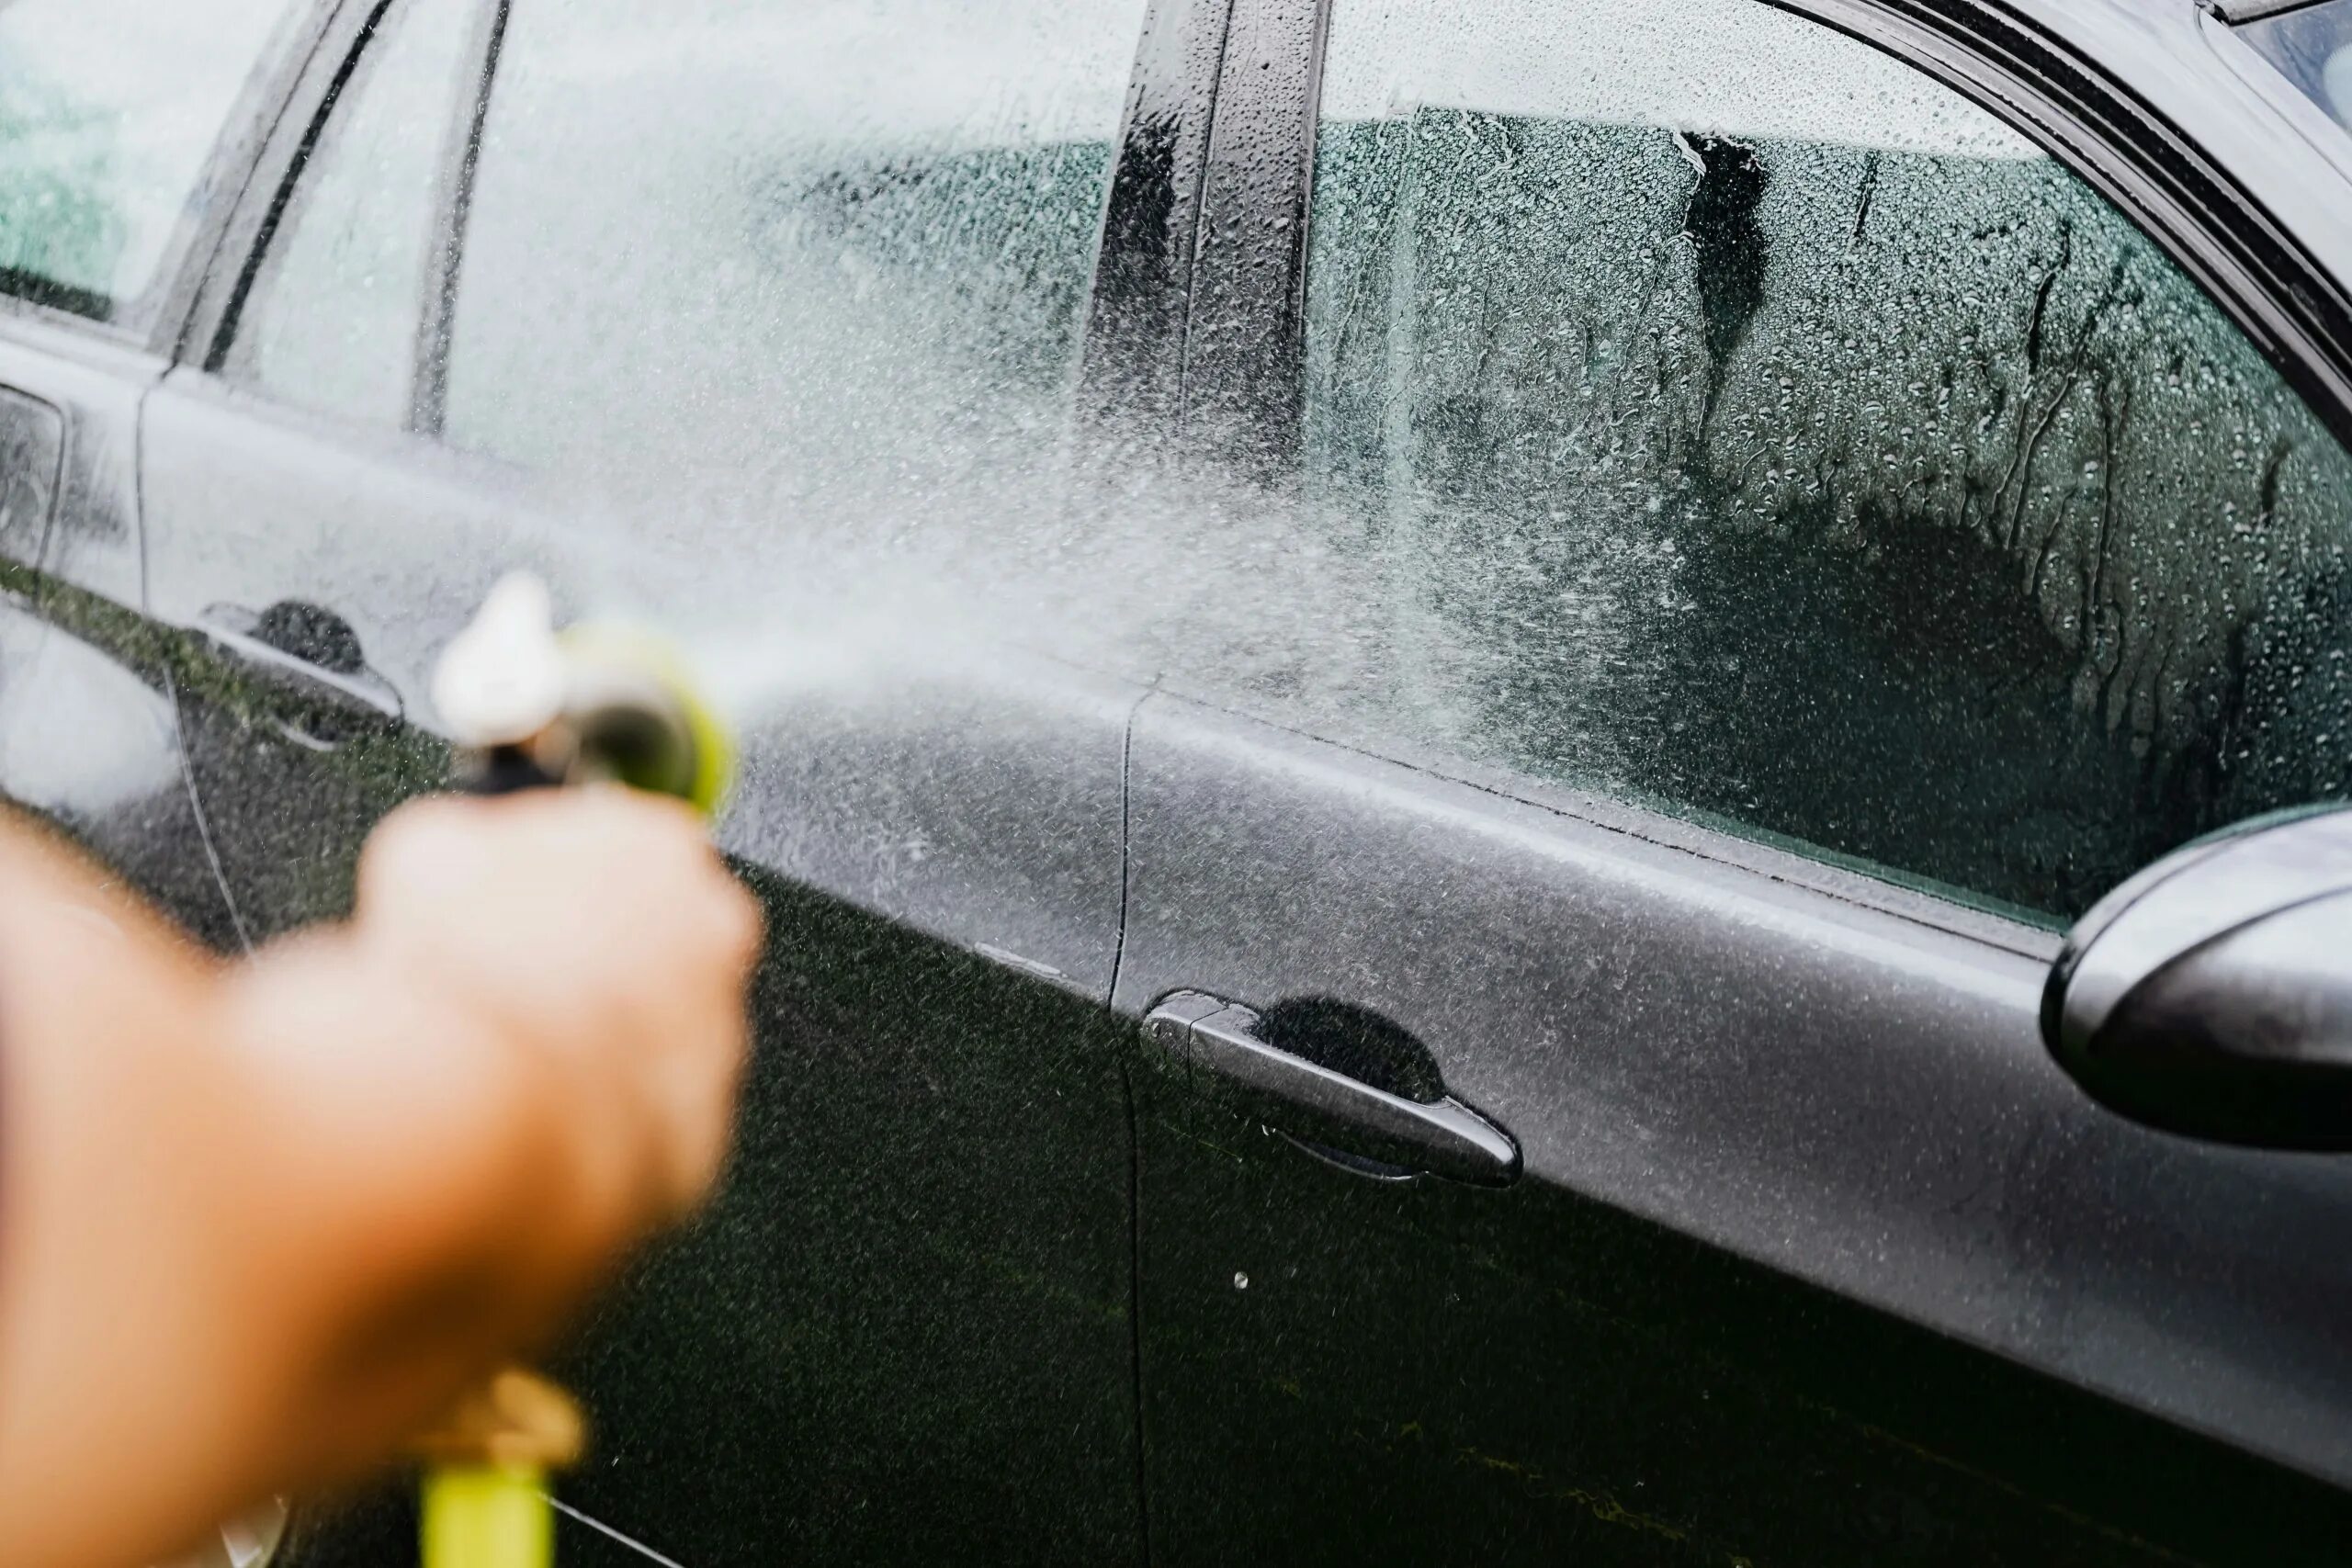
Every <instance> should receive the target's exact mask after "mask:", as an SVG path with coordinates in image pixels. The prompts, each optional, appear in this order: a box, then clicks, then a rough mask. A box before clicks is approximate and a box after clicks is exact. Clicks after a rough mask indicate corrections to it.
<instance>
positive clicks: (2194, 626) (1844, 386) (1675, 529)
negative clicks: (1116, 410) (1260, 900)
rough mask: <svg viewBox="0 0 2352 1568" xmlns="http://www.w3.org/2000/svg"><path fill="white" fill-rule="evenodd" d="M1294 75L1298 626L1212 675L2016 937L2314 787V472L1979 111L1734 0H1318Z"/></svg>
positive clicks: (2336, 733) (2319, 719)
mask: <svg viewBox="0 0 2352 1568" xmlns="http://www.w3.org/2000/svg"><path fill="white" fill-rule="evenodd" d="M1531 40H1544V45H1545V46H1544V47H1534V46H1533V45H1532V42H1531ZM1554 44H1556V45H1557V47H1552V45H1554ZM1323 91H1324V96H1323V102H1322V120H1321V126H1320V133H1319V141H1318V145H1317V152H1316V157H1315V167H1314V188H1313V201H1312V209H1311V220H1312V228H1311V231H1310V243H1309V264H1308V276H1307V281H1306V311H1307V320H1306V356H1307V367H1308V368H1307V380H1306V486H1305V489H1306V518H1307V521H1306V523H1305V524H1304V525H1303V526H1304V527H1305V528H1306V531H1307V532H1306V537H1305V538H1304V539H1302V540H1298V541H1295V543H1296V544H1298V545H1300V546H1303V547H1299V548H1295V550H1294V552H1293V553H1294V555H1295V556H1296V557H1297V558H1299V559H1301V560H1304V561H1307V562H1310V563H1311V569H1312V571H1313V573H1314V578H1315V581H1314V585H1313V589H1312V591H1311V592H1301V593H1300V594H1299V595H1298V596H1297V599H1296V603H1297V604H1298V605H1299V606H1300V608H1301V612H1302V615H1305V616H1306V618H1311V619H1317V620H1318V621H1319V624H1320V625H1321V626H1323V628H1324V633H1323V635H1319V636H1317V637H1311V638H1303V639H1299V640H1298V641H1297V642H1296V645H1295V649H1296V651H1295V656H1269V657H1266V658H1264V659H1261V660H1258V661H1257V662H1256V663H1254V664H1253V663H1252V660H1251V658H1250V657H1249V656H1248V652H1249V645H1250V635H1248V634H1249V628H1248V627H1246V626H1242V627H1240V628H1239V632H1238V635H1234V636H1231V637H1228V638H1227V645H1226V646H1224V647H1222V648H1220V649H1218V653H1217V657H1218V660H1219V662H1218V667H1217V669H1216V672H1215V675H1214V678H1215V679H1216V680H1217V681H1220V682H1226V683H1227V684H1228V685H1230V686H1232V687H1234V688H1235V689H1237V690H1244V691H1245V692H1248V693H1250V694H1254V697H1255V698H1257V699H1261V700H1263V701H1266V702H1272V703H1276V704H1279V705H1284V706H1285V707H1286V708H1288V709H1290V710H1293V711H1296V712H1301V713H1304V714H1306V715H1307V716H1309V717H1311V718H1313V719H1315V720H1317V721H1318V722H1338V721H1339V720H1340V719H1341V718H1345V719H1346V720H1347V722H1349V723H1351V724H1362V725H1366V726H1370V727H1373V728H1377V729H1380V730H1384V731H1385V732H1389V733H1394V734H1400V735H1403V736H1405V737H1407V738H1408V739H1410V740H1412V741H1413V742H1415V743H1416V744H1418V745H1421V746H1424V747H1437V748H1442V749H1444V750H1448V751H1450V752H1453V753H1454V754H1458V755H1463V756H1467V757H1471V758H1475V759H1476V760H1478V761H1482V762H1485V763H1489V764H1498V765H1501V766H1504V767H1507V768H1510V769H1512V770H1517V771H1519V772H1521V773H1526V774H1529V775H1532V776H1534V777H1536V778H1540V779H1545V780H1553V781H1563V782H1566V783H1567V784H1572V785H1575V786H1577V787H1582V788H1589V789H1593V790H1598V791H1602V792H1606V793H1611V794H1615V795H1620V796H1623V797H1628V798H1632V799H1634V800H1637V801H1642V802H1645V803H1648V804H1650V805H1652V806H1653V807H1658V808H1661V809H1665V810H1668V811H1671V812H1675V813H1679V814H1681V815H1685V816H1688V817H1692V818H1698V819H1701V820H1704V821H1710V822H1713V823H1715V824H1717V825H1719V826H1724V827H1728V828H1731V829H1735V830H1736V831H1740V832H1743V833H1747V834H1751V835H1754V836H1758V837H1762V838H1766V839H1771V840H1785V841H1789V842H1791V843H1793V844H1795V845H1797V846H1799V847H1801V848H1804V850H1806V851H1807V852H1812V853H1815V854H1816V855H1819V856H1822V857H1823V858H1826V859H1831V860H1843V861H1849V862H1852V863H1859V864H1860V865H1863V866H1865V867H1867V868H1870V869H1871V870H1874V871H1876V872H1878V873H1880V874H1887V875H1891V876H1894V877H1895V878H1897V879H1898V880H1905V881H1913V882H1921V883H1926V884H1928V885H1930V886H1934V887H1937V888H1939V889H1941V890H1944V891H1946V892H1951V893H1957V894H1959V895H1960V896H1962V897H1970V898H1973V899H1977V900H1982V901H1985V902H1989V903H1992V904H1994V905H1996V906H1998V907H2002V908H2011V909H2015V910H2022V911H2025V912H2028V913H2030V914H2031V915H2033V916H2036V917H2040V918H2048V919H2062V918H2064V917H2066V916H2069V915H2072V914H2073V913H2075V912H2077V911H2079V910H2080V909H2082V908H2085V907H2086V905H2087V904H2088V903H2089V902H2090V901H2091V900H2092V899H2094V898H2095V897H2097V896H2098V894H2099V892H2101V891H2102V890H2103V889H2104V888H2106V887H2107V886H2110V885H2111V884H2113V883H2114V882H2116V881H2118V880H2120V878H2121V877H2123V876H2124V875H2125V874H2128V873H2129V872H2130V871H2131V870H2132V869H2133V868H2135V867H2136V866H2138V865H2140V864H2142V863H2145V862H2146V861H2148V860H2150V859H2151V858H2153V857H2154V856H2155V855H2156V854H2158V853H2159V852H2162V851H2164V850H2165V849H2166V848H2168V847H2170V846H2171V845H2174V844H2177V843H2178V842H2180V841H2182V840H2187V839H2188V838H2191V837H2194V836H2195V835H2196V834H2198V833H2199V832H2202V831H2204V830H2206V829H2211V828H2212V827H2215V826H2217V825H2219V824H2222V823H2224V822H2227V821H2229V820H2232V819H2233V818H2239V817H2243V816H2245V815H2248V814H2251V813H2254V812H2256V811H2260V810H2264V809H2267V808H2269V807H2277V806H2281V805H2285V804H2289V803H2291V802H2295V801H2300V800H2307V799H2311V798H2314V797H2318V796H2323V795H2338V794H2342V793H2344V792H2345V790H2346V785H2347V776H2346V775H2347V759H2352V744H2347V742H2352V670H2347V668H2346V657H2347V654H2346V650H2347V649H2352V564H2348V563H2347V561H2346V527H2347V523H2352V516H2347V512H2352V462H2347V460H2346V454H2345V452H2344V450H2343V448H2342V447H2341V446H2338V445H2337V443H2336V442H2335V440H2334V439H2333V438H2331V436H2330V435H2329V434H2327V432H2326V431H2325V430H2324V428H2323V427H2322V426H2321V425H2320V424H2319V423H2318V422H2317V421H2316V420H2315V419H2314V418H2313V417H2312V414H2311V412H2309V411H2308V410H2307V408H2306V407H2305V406H2304V404H2303V403H2302V402H2301V401H2300V400H2298V399H2297V397H2296V396H2295V394H2294V393H2293V392H2292V391H2291V390H2290V389H2289V388H2288V387H2287V386H2286V384H2285V383H2284V382H2283V381H2282V379H2281V378H2280V377H2279V376H2278V374H2277V373H2276V372H2275V371H2274V370H2273V369H2272V368H2271V367H2270V366H2269V365H2268V364H2267V363H2266V362H2265V361H2264V360H2263V359H2262V358H2261V357H2260V355H2258V354H2257V353H2256V351H2255V350H2254V349H2253V347H2252V346H2251V345H2250V344H2248V342H2247V341H2246V340H2245V337H2244V336H2243V335H2242V334H2241V333H2238V332H2237V331H2236V330H2235V329H2234V328H2233V326H2232V325H2231V324H2230V322H2229V321H2227V320H2226V319H2225V318H2224V317H2223V316H2222V313H2221V312H2220V311H2219V310H2217V309H2216V308H2215V306H2214V305H2213V304H2212V303H2211V301H2210V300H2209V299H2207V298H2206V297H2204V296H2203V295H2202V294H2200V293H2199V290H2198V289H2197V288H2195V287H2194V286H2192V285H2191V284H2190V283H2189V282H2188V279H2187V278H2186V277H2184V276H2183V275H2182V274H2181V273H2180V272H2179V271H2178V270H2177V268H2176V267H2174V266H2173V265H2171V264H2169V263H2168V262H2167V261H2166V259H2165V257H2164V256H2163V255H2162V254H2160V253H2159V252H2158V250H2157V249H2156V248H2155V247H2154V244H2153V243H2151V242H2150V241H2149V240H2148V239H2147V238H2146V237H2144V236H2143V234H2142V233H2141V232H2140V231H2138V230H2137V229H2135V228H2134V227H2133V226H2132V225H2131V223H2130V222H2128V221H2127V220H2125V219H2123V218H2122V217H2121V216H2120V214H2119V213H2117V212H2116V211H2115V210H2113V209H2111V208H2109V206H2108V205H2107V204H2106V203H2104V202H2103V201H2102V200H2101V199H2100V198H2099V197H2097V196H2096V195H2094V194H2093V193H2092V192H2091V191H2090V190H2089V189H2087V188H2086V186H2084V185H2082V184H2081V183H2080V182H2079V181H2078V180H2076V179H2075V178H2074V177H2073V176H2072V175H2069V174H2068V173H2067V172H2066V171H2065V170H2064V168H2062V167H2061V166H2060V165H2058V164H2056V163H2054V162H2053V161H2052V160H2051V159H2049V158H2048V157H2046V156H2043V155H2042V154H2041V153H2040V152H2037V151H2036V150H2035V149H2034V148H2033V147H2032V146H2030V144H2029V143H2027V142H2026V141H2023V140H2021V139H2020V138H2019V137H2018V136H2017V135H2016V134H2014V133H2013V132H2011V131H2010V130H2007V129H2006V128H2005V127H2004V126H2002V125H2001V124H1999V123H1998V122H1996V120H1994V119H1993V118H1990V117H1989V116H1987V115H1986V114H1985V113H1983V112H1981V111H1979V110H1978V109H1976V108H1974V107H1972V106H1970V105H1969V104H1967V103H1966V102H1964V101H1963V100H1962V99H1961V98H1960V97H1958V96H1956V95H1955V94H1953V93H1952V92H1951V91H1949V90H1947V89H1945V88H1944V87H1942V86H1940V85H1938V84H1936V83H1934V82H1932V81H1930V80H1929V79H1928V78H1927V77H1925V76H1924V75H1921V74H1919V73H1916V72H1914V71H1912V70H1911V69H1910V68H1908V67H1907V66H1905V65H1903V64H1902V63H1900V62H1896V61H1894V59H1892V58H1891V57H1888V56H1886V55H1883V54H1881V53H1879V52H1878V51H1874V50H1872V49H1871V48H1870V47H1868V46H1866V45H1864V44H1862V43H1860V42H1859V41H1857V40H1854V39H1849V38H1847V37H1845V36H1843V35H1840V34H1838V33H1835V32H1832V31H1830V30H1829V29H1827V28H1823V27H1820V26H1817V25H1815V24H1814V23H1811V22H1809V21H1807V20H1804V19H1803V18H1801V17H1795V16H1793V15H1791V14H1789V13H1786V12H1783V11H1780V10H1776V9H1773V8H1771V7H1770V6H1765V5H1762V4H1758V3H1753V0H1609V3H1608V4H1606V5H1601V4H1599V3H1597V0H1485V3H1484V4H1481V5H1479V6H1459V5H1457V4H1453V0H1335V4H1334V6H1333V11H1332V17H1331V21H1330V41H1329V57H1328V61H1327V65H1326V73H1325V84H1324V90H1323ZM1310 607H1311V608H1310Z"/></svg>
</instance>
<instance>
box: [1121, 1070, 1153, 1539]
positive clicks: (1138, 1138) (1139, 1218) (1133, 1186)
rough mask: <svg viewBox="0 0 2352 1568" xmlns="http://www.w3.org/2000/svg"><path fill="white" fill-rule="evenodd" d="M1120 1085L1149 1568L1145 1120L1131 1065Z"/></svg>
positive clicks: (1140, 1482)
mask: <svg viewBox="0 0 2352 1568" xmlns="http://www.w3.org/2000/svg"><path fill="white" fill-rule="evenodd" d="M1119 1082H1120V1084H1121V1086H1122V1087H1123V1088H1124V1089H1125V1091H1126V1100H1127V1247H1128V1254H1127V1344H1128V1349H1129V1353H1130V1356H1131V1362H1130V1366H1129V1374H1128V1375H1129V1384H1128V1386H1129V1388H1130V1389H1131V1390H1132V1397H1133V1398H1134V1400H1135V1407H1136V1427H1135V1433H1136V1435H1135V1444H1136V1540H1137V1543H1138V1544H1139V1545H1140V1546H1141V1548H1142V1551H1143V1558H1142V1561H1143V1565H1144V1568H1151V1478H1150V1466H1149V1461H1148V1449H1147V1448H1146V1446H1145V1430H1144V1359H1143V1117H1142V1114H1141V1113H1140V1111H1138V1110H1137V1108H1136V1079H1135V1064H1134V1063H1133V1062H1132V1061H1128V1062H1123V1063H1121V1064H1120V1068H1119Z"/></svg>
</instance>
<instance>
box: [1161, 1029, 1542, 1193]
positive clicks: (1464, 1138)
mask: <svg viewBox="0 0 2352 1568" xmlns="http://www.w3.org/2000/svg"><path fill="white" fill-rule="evenodd" d="M1262 1023H1263V1020H1262V1019H1261V1017H1260V1016H1259V1014H1257V1013H1256V1012H1253V1011H1251V1010H1250V1009H1248V1008H1245V1007H1238V1006H1236V1005H1234V1004H1233V1003H1230V1002H1227V1001H1225V1000H1223V999H1221V998H1216V997H1212V996H1209V995H1207V994H1205V993H1204V992H1200V991H1178V992H1176V993H1175V994H1174V995H1172V996H1170V997H1168V998H1165V999H1164V1000H1162V1001H1161V1002H1160V1004H1159V1006H1158V1007H1155V1008H1153V1009H1152V1010H1151V1011H1150V1012H1149V1013H1148V1014H1147V1015H1146V1016H1145V1018H1144V1032H1145V1033H1146V1034H1147V1035H1148V1036H1149V1037H1150V1039H1151V1040H1152V1042H1153V1043H1155V1044H1157V1045H1159V1047H1160V1048H1161V1049H1162V1050H1164V1051H1166V1052H1168V1053H1169V1055H1171V1056H1172V1057H1174V1058H1175V1059H1176V1060H1177V1061H1178V1062H1180V1063H1181V1064H1182V1066H1184V1068H1185V1069H1186V1071H1187V1073H1188V1075H1189V1077H1191V1080H1192V1083H1193V1089H1194V1090H1195V1091H1196V1092H1198V1093H1200V1094H1201V1095H1203V1096H1204V1098H1207V1099H1210V1100H1216V1101H1217V1102H1219V1103H1221V1104H1224V1105H1227V1106H1229V1107H1231V1108H1232V1109H1234V1110H1236V1111H1242V1112H1243V1113H1245V1114H1247V1115H1250V1116H1254V1117H1256V1118H1257V1119H1258V1120H1259V1121H1260V1122H1263V1123H1265V1124H1266V1125H1267V1126H1269V1127H1272V1129H1274V1130H1275V1131H1276V1132H1279V1133H1283V1134H1289V1135H1290V1136H1292V1137H1293V1139H1294V1140H1307V1141H1310V1142H1312V1143H1318V1144H1323V1145H1329V1147H1330V1148H1333V1149H1336V1150H1338V1151H1340V1152H1341V1153H1343V1154H1347V1155H1351V1156H1357V1157H1359V1158H1363V1159H1367V1160H1375V1161H1379V1162H1382V1163H1385V1164H1386V1165H1390V1166H1393V1167H1399V1168H1402V1169H1403V1170H1405V1171H1408V1172H1426V1173H1427V1174H1429V1175H1431V1176H1442V1177H1446V1178H1448V1179H1452V1180H1454V1181H1468V1182H1475V1183H1476V1184H1478V1185H1480V1186H1485V1187H1500V1186H1504V1185H1507V1184H1508V1183H1510V1182H1511V1181H1513V1180H1515V1179H1518V1176H1519V1145H1517V1144H1515V1143H1513V1142H1512V1141H1511V1138H1510V1134H1508V1133H1506V1132H1504V1131H1503V1130H1502V1129H1501V1128H1500V1127H1498V1126H1496V1125H1495V1124H1494V1123H1493V1122H1489V1121H1488V1120H1487V1118H1485V1117H1484V1116H1481V1115H1479V1114H1478V1112H1476V1111H1473V1110H1471V1109H1470V1108H1469V1107H1468V1106H1466V1105H1464V1104H1463V1103H1462V1102H1461V1101H1460V1100H1455V1099H1454V1098H1453V1097H1452V1096H1451V1095H1446V1096H1442V1097H1441V1098H1440V1099H1437V1100H1430V1101H1422V1100H1408V1099H1406V1098H1404V1097H1403V1096H1402V1095H1397V1094H1391V1093H1389V1092H1388V1091H1387V1090H1386V1089H1379V1088H1375V1087H1374V1085H1371V1084H1368V1083H1365V1082H1363V1080H1362V1079H1359V1078H1353V1077H1349V1076H1348V1075H1347V1074H1345V1073H1341V1072H1335V1071H1334V1070H1332V1069H1331V1068H1329V1067H1327V1066H1322V1065H1321V1064H1320V1063H1317V1062H1310V1061H1308V1060H1307V1059H1306V1057H1304V1056H1299V1055H1293V1054H1292V1053H1290V1052H1288V1051H1284V1050H1283V1049H1282V1048H1280V1047H1279V1046H1277V1045H1275V1044H1273V1043H1272V1042H1270V1041H1268V1040H1267V1039H1266V1038H1265V1035H1264V1033H1263V1032H1262V1028H1261V1025H1262Z"/></svg>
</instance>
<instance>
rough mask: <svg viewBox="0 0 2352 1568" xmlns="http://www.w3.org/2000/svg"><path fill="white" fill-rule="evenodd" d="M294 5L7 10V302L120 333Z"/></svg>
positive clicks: (0, 198) (1, 184) (1, 166)
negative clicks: (117, 325) (104, 324)
mask: <svg viewBox="0 0 2352 1568" xmlns="http://www.w3.org/2000/svg"><path fill="white" fill-rule="evenodd" d="M286 9H287V0H171V3H170V4H168V5H156V4H153V0H14V3H13V4H10V5H7V6H0V291H5V292H6V293H9V294H14V295H17V296H18V297H20V298H24V299H35V300H38V301H40V302H41V303H43V304H46V305H52V306H55V307H57V308H59V309H61V310H72V311H74V312H75V313H77V314H80V315H85V316H92V317H96V318H97V319H98V320H101V321H105V320H110V319H112V318H114V317H115V316H117V315H118V314H119V313H120V311H121V310H123V308H124V307H125V306H126V305H127V304H128V303H129V302H130V301H131V300H133V299H137V298H139V297H140V296H141V294H143V293H144V292H146V290H147V289H148V288H151V287H152V286H153V285H154V283H155V282H156V281H157V279H156V272H157V270H158V268H159V267H161V265H163V261H164V253H165V251H166V249H167V248H168V246H169V244H170V241H171V237H172V232H173V230H174V228H175V225H176V224H177V223H178V222H179V221H180V218H181V214H182V211H183V209H185V208H186V206H187V202H188V198H189V197H190V195H191V193H192V192H193V191H194V190H195V188H196V184H197V181H198V178H199V176H200V175H202V173H203V169H204V164H205V160H206V158H207V157H208V156H209V153H210V152H211V150H212V146H213V143H214V141H215V140H216V139H217V138H218V136H219V134H220V130H221V126H222V124H223V122H224V121H225V120H226V118H228V114H229V110H230V108H231V107H232V104H233V103H234V102H235V100H236V97H237V94H238V91H239V89H241V88H242V87H243V85H244V82H245V78H246V77H247V75H248V74H249V73H251V71H252V69H253V67H254V63H255V62H257V61H258V60H259V59H260V58H261V57H262V54H263V51H264V50H265V47H266V43H267V41H268V39H269V36H270V33H271V30H272V29H273V28H275V27H276V26H277V22H278V18H279V17H280V16H281V15H282V14H283V13H284V12H285V11H286Z"/></svg>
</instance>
